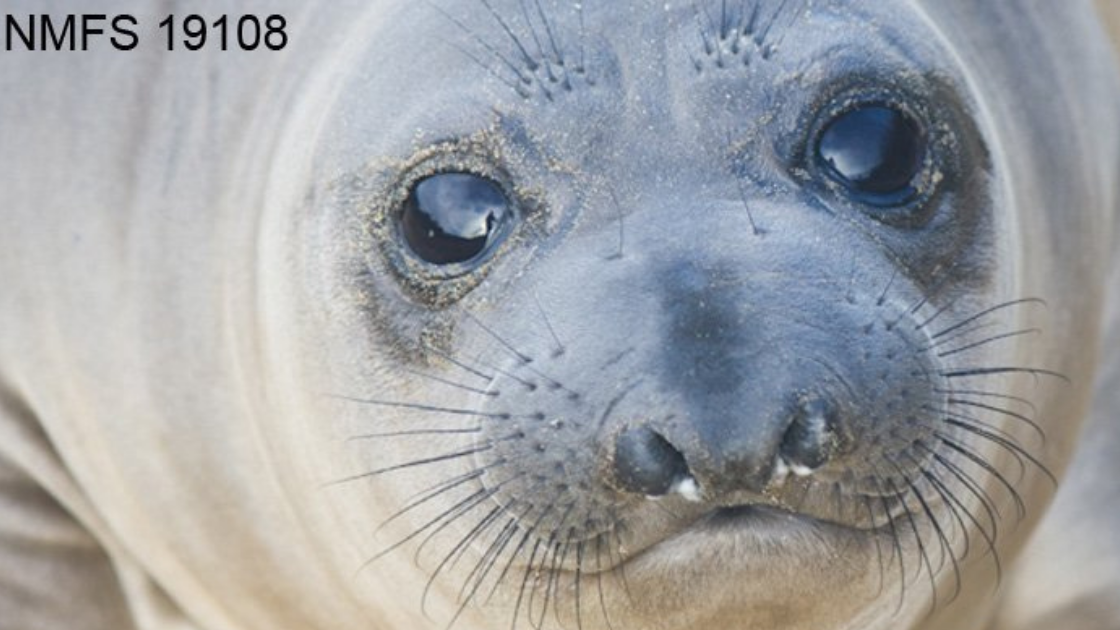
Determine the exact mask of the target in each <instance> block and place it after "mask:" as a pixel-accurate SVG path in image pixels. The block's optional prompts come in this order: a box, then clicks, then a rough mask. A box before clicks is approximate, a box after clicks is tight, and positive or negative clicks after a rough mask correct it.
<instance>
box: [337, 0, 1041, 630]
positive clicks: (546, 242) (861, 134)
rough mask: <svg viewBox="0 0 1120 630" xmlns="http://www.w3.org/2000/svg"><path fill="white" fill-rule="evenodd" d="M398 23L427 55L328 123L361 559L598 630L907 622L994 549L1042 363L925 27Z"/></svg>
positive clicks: (1025, 479)
mask: <svg viewBox="0 0 1120 630" xmlns="http://www.w3.org/2000/svg"><path fill="white" fill-rule="evenodd" d="M385 19H387V20H388V21H390V22H392V23H394V24H400V25H405V24H407V25H408V28H409V29H410V30H413V31H414V32H415V33H416V35H415V37H414V38H413V40H414V42H415V44H414V45H408V46H404V45H402V46H401V47H400V48H399V49H396V48H394V49H389V50H387V51H383V52H382V53H381V54H380V56H378V57H377V58H376V59H375V60H373V61H371V62H370V64H369V65H367V66H365V67H363V68H361V70H360V71H357V72H355V75H354V77H353V78H352V79H351V80H350V81H349V82H347V84H346V87H345V89H344V90H342V92H341V93H340V94H341V96H340V97H339V104H338V105H337V108H338V110H339V111H341V112H342V115H340V116H339V118H340V119H344V120H346V121H347V123H346V124H345V125H342V124H339V125H337V126H336V127H335V128H334V129H333V130H331V131H328V132H327V133H326V134H325V135H324V137H325V138H326V140H324V141H322V143H321V144H322V145H323V146H328V147H330V148H329V150H324V151H325V153H326V154H327V155H328V157H327V158H324V159H326V160H328V161H329V162H330V163H331V164H332V167H333V168H341V169H342V170H345V171H347V172H348V175H347V176H346V177H343V178H337V179H335V180H334V181H333V183H332V184H331V185H330V186H328V187H326V188H325V189H324V190H323V191H320V195H321V200H320V203H322V205H324V206H326V207H329V208H330V209H331V213H330V216H331V220H333V221H335V222H336V225H335V226H334V228H332V229H328V230H325V231H324V234H330V235H332V236H333V235H334V234H337V233H343V234H348V235H350V238H349V239H348V243H349V245H350V246H351V247H350V249H349V250H347V251H350V252H351V253H352V255H350V256H349V257H343V258H344V260H343V262H342V263H340V264H339V265H337V266H336V267H335V268H333V270H332V273H336V274H337V277H338V280H337V281H336V286H343V287H346V286H349V287H357V291H356V292H351V295H357V299H353V300H350V302H349V304H351V305H352V306H351V307H350V308H352V313H351V315H350V316H349V318H343V319H344V320H345V322H346V323H345V325H342V324H339V325H338V326H339V328H338V330H340V331H342V332H341V333H339V334H338V335H337V336H338V338H343V337H346V335H350V337H349V339H348V341H347V342H343V343H351V344H353V345H354V347H355V348H356V349H337V352H338V353H339V355H340V356H343V355H346V356H350V357H351V359H348V360H347V361H346V362H345V363H346V367H345V369H341V368H336V370H335V373H336V374H340V373H341V376H340V377H339V380H338V383H341V384H342V385H341V388H342V389H341V390H339V389H338V387H336V388H335V391H338V392H339V393H340V394H341V395H339V396H337V397H336V399H337V400H336V402H337V403H338V405H339V407H340V409H342V410H343V411H341V412H340V413H341V414H342V416H343V417H344V418H346V420H345V421H344V422H346V423H348V425H347V426H348V427H350V428H349V430H350V431H351V435H352V436H353V437H354V439H353V440H352V441H351V444H350V446H351V448H352V449H353V451H356V454H355V455H354V456H355V457H357V458H359V459H360V460H362V463H361V464H359V466H360V468H359V469H358V471H357V472H355V473H353V474H351V475H348V476H347V477H346V479H344V480H342V482H344V483H340V486H342V487H340V488H338V489H337V490H336V491H337V492H340V493H341V492H344V491H345V489H346V488H352V487H353V485H352V484H354V483H357V482H359V481H362V480H365V481H370V482H371V484H372V486H373V487H374V488H375V490H374V491H373V492H372V494H373V496H374V497H375V498H374V499H373V501H375V502H376V503H377V504H378V505H380V506H383V509H387V510H390V511H389V512H387V513H384V512H383V513H384V514H386V516H385V518H384V519H383V520H386V521H387V522H386V523H382V525H383V528H379V539H378V540H377V541H376V544H375V545H372V547H371V548H372V549H373V551H371V552H370V554H369V555H371V556H373V560H374V561H373V562H372V563H371V564H370V565H369V567H368V568H367V569H366V570H368V571H377V570H378V568H377V561H379V560H381V559H382V558H385V557H391V556H393V555H394V554H397V555H402V554H410V553H411V554H415V557H416V559H417V560H418V564H419V566H420V569H419V570H421V571H423V572H424V573H425V574H426V576H427V579H426V580H425V582H424V583H425V587H424V589H423V594H422V599H423V601H422V602H421V601H415V602H412V603H411V605H413V606H421V605H423V606H425V607H426V609H427V608H428V607H431V608H432V610H438V611H439V614H435V613H433V616H435V617H436V618H437V619H440V620H441V622H442V623H449V622H453V621H455V620H456V619H457V618H458V617H459V615H462V614H469V615H480V616H481V617H482V618H485V619H489V620H492V621H493V622H494V623H498V622H502V623H506V624H511V625H512V626H514V627H525V626H526V625H531V626H534V627H539V626H541V625H542V624H544V623H551V621H550V620H552V619H555V620H556V621H557V622H559V623H563V624H566V625H568V626H573V625H578V626H580V627H585V628H600V627H601V628H608V627H614V628H636V627H643V628H648V627H659V628H660V627H664V628H678V627H693V628H702V627H712V628H716V627H719V628H727V627H735V628H772V627H789V628H809V627H812V628H825V627H836V628H839V627H852V626H853V625H858V626H860V627H879V626H875V625H870V624H872V623H873V622H874V623H880V624H884V623H885V624H886V626H892V624H895V623H900V622H899V619H902V620H903V621H902V622H901V623H903V625H904V624H905V623H906V620H909V619H913V618H919V617H921V616H923V615H927V614H931V611H938V610H940V609H941V608H942V607H943V606H944V605H946V603H947V602H951V601H953V600H954V599H956V598H958V597H960V592H961V590H962V588H964V587H966V586H967V582H966V579H967V577H968V574H969V571H972V572H976V571H980V572H988V573H992V572H998V571H999V567H1000V564H999V563H1000V556H1001V553H1002V552H1003V550H1004V546H1005V545H1006V543H1004V542H1003V537H1004V533H1005V531H1006V529H1007V528H1009V527H1011V526H1012V524H1013V523H1014V522H1015V521H1016V516H1018V518H1022V517H1023V513H1024V512H1025V511H1026V509H1027V508H1026V505H1025V501H1024V499H1023V496H1024V495H1026V494H1027V493H1028V492H1029V491H1031V490H1030V489H1031V488H1033V487H1035V486H1036V485H1038V483H1039V482H1038V480H1039V478H1044V477H1046V476H1048V475H1049V472H1047V471H1046V469H1045V467H1044V466H1043V465H1042V463H1041V462H1040V460H1039V455H1038V453H1037V449H1039V448H1040V444H1041V442H1042V438H1043V435H1042V433H1043V431H1042V428H1041V427H1040V426H1039V424H1037V422H1036V421H1035V420H1034V419H1032V406H1031V403H1030V402H1029V401H1027V400H1025V392H1024V388H1023V383H1024V382H1026V383H1029V381H1030V379H1029V378H1028V379H1017V378H1016V377H1017V376H1023V375H1027V376H1030V377H1033V378H1036V379H1039V380H1049V379H1055V380H1059V379H1060V378H1061V377H1060V376H1058V375H1056V374H1054V373H1051V372H1048V371H1047V370H1046V369H1045V367H1046V366H1043V365H1034V364H1029V363H1023V362H1022V361H1021V359H1022V357H1023V356H1025V355H1023V354H1022V348H1023V347H1025V346H1027V345H1029V344H1030V343H1031V340H1032V339H1033V338H1035V337H1036V336H1037V335H1038V333H1039V331H1038V329H1037V328H1036V327H1035V326H1034V324H1032V323H1030V322H1028V321H1027V320H1029V319H1030V318H1031V317H1034V316H1037V315H1039V314H1041V313H1042V312H1043V310H1044V308H1043V306H1042V304H1041V300H1038V299H1036V297H1035V296H1033V295H1031V294H1029V293H1022V292H1021V291H1020V287H1019V286H1018V285H1017V278H1016V276H1015V273H1014V267H1013V265H1012V262H1013V259H1014V258H1013V257H1014V255H1015V254H1016V252H1014V251H1012V250H1011V249H1010V248H1009V247H1008V245H1007V242H1006V236H1002V237H1001V234H1005V233H1006V232H1007V231H1009V230H1010V229H1011V227H1013V226H1011V225H1010V223H1009V220H1008V219H1007V217H1006V215H1007V213H1008V210H1007V200H1006V199H1005V198H1004V193H1003V192H1002V188H1001V186H1000V181H1001V180H1000V177H999V173H998V172H997V169H996V166H995V165H994V163H993V159H992V157H991V155H990V153H989V149H988V144H989V140H990V139H989V138H987V137H986V135H985V133H984V132H983V125H982V121H981V118H982V116H981V111H980V109H979V107H978V105H977V104H976V101H975V95H974V94H973V93H972V92H971V91H970V87H969V85H968V82H967V81H966V80H965V78H964V77H963V75H962V74H961V70H960V68H959V67H957V66H956V65H955V62H954V56H953V55H952V54H950V53H949V52H948V51H947V50H946V49H945V48H944V45H943V44H942V42H941V40H940V39H939V36H938V34H937V33H936V32H934V31H933V30H932V29H931V27H930V26H929V25H928V24H927V23H926V22H924V21H923V19H922V16H921V15H920V14H918V13H916V12H915V11H914V10H913V8H912V7H909V6H902V5H892V6H883V5H882V3H873V2H866V3H863V2H856V3H842V4H830V3H825V4H822V5H816V4H814V5H812V6H809V5H808V4H806V3H803V2H758V3H753V2H748V3H745V4H738V3H713V2H701V3H695V4H693V3H683V4H677V3H669V4H661V3H653V4H650V5H649V6H645V5H644V4H641V3H637V4H635V3H629V4H627V5H625V6H623V5H621V4H619V5H607V4H604V5H600V6H595V7H592V6H584V5H559V4H553V3H549V2H543V1H542V2H536V1H533V2H521V3H515V2H509V3H497V2H480V3H479V4H477V5H474V4H469V3H468V4H467V5H458V6H445V5H443V4H441V3H439V2H434V3H430V4H421V5H417V6H414V7H411V8H408V9H401V10H400V13H399V14H394V15H392V16H389V17H387V18H385ZM420 42H423V43H424V44H423V45H422V46H421V44H420ZM420 66H422V67H424V68H426V69H427V70H429V71H430V72H425V73H424V74H423V75H420V74H416V73H414V71H413V70H412V69H413V68H416V67H420ZM410 73H411V74H410ZM401 74H409V76H411V77H412V79H411V80H409V81H405V80H403V79H402V77H401V76H398V75H401ZM386 86H392V87H393V89H392V93H386ZM369 93H377V98H376V99H373V98H369V97H367V96H366V95H367V94H369ZM374 102H375V103H376V108H374V109H372V110H370V109H369V103H374ZM363 121H373V122H363ZM339 165H341V166H339ZM354 235H358V236H356V237H355V236H354ZM343 240H347V239H343ZM356 323H357V324H356ZM357 325H360V326H361V330H364V331H365V332H364V333H356V332H355V330H356V326H357ZM363 344H369V346H371V347H376V348H378V350H377V351H376V352H373V351H369V353H368V354H369V355H370V356H376V357H377V358H376V359H375V360H372V363H373V364H372V365H371V366H370V367H363V366H362V361H363V360H366V359H364V358H363V357H362V351H361V350H360V348H361V347H362V345H363ZM386 349H388V350H386ZM355 364H356V365H358V366H359V367H356V368H355V367H354V365H355ZM347 370H349V371H347ZM390 385H391V386H390ZM390 391H391V392H393V393H392V395H386V394H385V392H390ZM367 392H368V393H367ZM386 506H387V507H386ZM358 516H360V515H358ZM402 605H404V604H403V603H402ZM475 608H478V610H475ZM884 611H886V612H884ZM892 615H894V617H892ZM886 626H884V627H886Z"/></svg>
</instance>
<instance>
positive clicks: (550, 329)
mask: <svg viewBox="0 0 1120 630" xmlns="http://www.w3.org/2000/svg"><path fill="white" fill-rule="evenodd" d="M533 302H535V303H536V305H537V311H538V312H540V314H541V320H542V321H544V325H545V328H547V329H548V333H549V334H550V335H552V341H554V342H555V343H556V350H554V351H553V352H552V358H554V359H555V358H557V357H561V356H563V355H564V352H566V351H567V350H566V349H565V348H564V344H563V342H561V341H560V337H559V335H557V334H556V329H555V328H553V327H552V322H551V321H549V319H548V313H547V312H545V310H544V307H543V306H541V300H540V297H538V296H537V294H536V293H533Z"/></svg>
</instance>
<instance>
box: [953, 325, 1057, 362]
mask: <svg viewBox="0 0 1120 630" xmlns="http://www.w3.org/2000/svg"><path fill="white" fill-rule="evenodd" d="M1038 334H1042V330H1041V329H1039V328H1025V329H1023V330H1016V331H1014V332H1009V333H1003V334H1002V335H994V336H992V337H988V338H987V339H982V340H980V341H976V342H973V343H970V344H968V345H966V346H963V347H960V348H954V349H952V350H946V351H945V352H939V353H938V354H937V356H938V357H939V358H942V359H944V358H945V357H950V356H953V355H954V354H960V353H962V352H967V351H969V350H974V349H976V348H980V347H982V346H986V345H988V344H990V343H995V342H997V341H1003V340H1004V339H1013V338H1015V337H1023V336H1026V335H1038ZM933 347H936V344H935V345H934V346H931V349H932V348H933Z"/></svg>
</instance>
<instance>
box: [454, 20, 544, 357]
mask: <svg viewBox="0 0 1120 630" xmlns="http://www.w3.org/2000/svg"><path fill="white" fill-rule="evenodd" d="M480 1H482V0H480ZM459 311H460V312H461V313H462V314H463V315H464V316H465V317H466V318H467V319H469V320H470V321H471V322H472V323H473V324H474V325H475V326H478V327H479V328H480V329H482V331H483V332H485V333H486V334H487V335H488V336H489V337H490V338H491V339H493V340H494V341H497V342H498V344H499V345H501V346H502V347H503V348H505V349H506V350H508V351H509V352H510V353H511V354H512V355H513V356H514V358H516V359H517V360H518V361H520V362H521V363H523V364H525V365H528V364H530V363H532V362H533V357H531V356H529V355H527V354H525V353H524V352H521V351H520V350H518V349H517V348H515V347H514V346H513V344H512V343H510V342H508V341H506V340H505V338H503V337H502V336H501V335H499V334H498V333H496V332H494V330H493V329H492V328H490V327H489V326H487V325H486V324H484V323H482V320H480V319H479V318H478V317H476V316H475V315H474V314H473V313H471V312H470V311H468V310H467V309H463V308H461V309H459Z"/></svg>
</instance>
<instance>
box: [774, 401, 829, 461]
mask: <svg viewBox="0 0 1120 630" xmlns="http://www.w3.org/2000/svg"><path fill="white" fill-rule="evenodd" d="M839 450H840V435H839V433H838V432H837V430H836V412H835V409H834V408H833V407H832V405H831V404H829V403H828V402H827V401H825V400H822V399H820V398H812V399H808V400H804V401H802V402H801V403H800V404H799V405H798V408H797V411H796V412H795V413H794V417H793V422H791V423H790V425H789V428H787V429H786V432H785V435H783V436H782V443H781V445H780V446H779V447H778V455H779V456H780V457H781V459H782V460H783V461H784V462H785V463H786V464H787V465H788V466H789V467H790V470H792V471H793V472H794V474H797V475H808V474H810V473H812V472H813V471H815V470H816V469H818V468H820V467H821V466H824V465H825V464H826V463H828V461H829V460H830V459H832V458H833V457H834V456H835V455H836V453H837V452H838V451H839Z"/></svg>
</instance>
